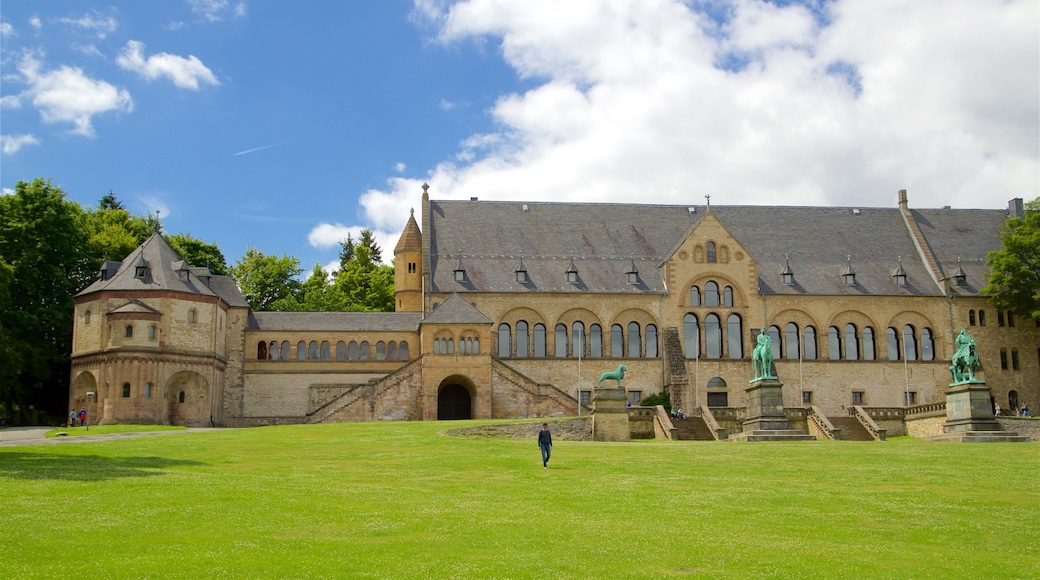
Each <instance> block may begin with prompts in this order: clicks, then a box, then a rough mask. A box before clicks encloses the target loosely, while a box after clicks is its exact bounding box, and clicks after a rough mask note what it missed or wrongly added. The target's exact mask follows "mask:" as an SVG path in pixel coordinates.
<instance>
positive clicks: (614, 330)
mask: <svg viewBox="0 0 1040 580" xmlns="http://www.w3.org/2000/svg"><path fill="white" fill-rule="evenodd" d="M610 356H612V357H614V358H621V357H623V356H625V334H624V331H622V330H621V325H620V324H615V325H613V326H611V327H610Z"/></svg>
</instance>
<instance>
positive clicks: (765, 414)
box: [743, 379, 791, 432]
mask: <svg viewBox="0 0 1040 580" xmlns="http://www.w3.org/2000/svg"><path fill="white" fill-rule="evenodd" d="M783 386H784V385H783V383H781V382H780V381H778V380H776V379H759V380H757V381H754V382H752V383H751V386H749V387H748V388H747V391H746V392H747V416H746V418H745V419H744V423H743V426H744V427H743V429H744V431H745V432H749V431H784V430H788V429H790V428H791V424H790V422H789V421H788V420H787V415H786V414H785V413H784V396H783V392H782V389H783Z"/></svg>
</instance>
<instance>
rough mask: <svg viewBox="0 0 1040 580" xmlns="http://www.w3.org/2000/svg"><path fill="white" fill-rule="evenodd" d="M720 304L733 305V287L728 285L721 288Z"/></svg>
mask: <svg viewBox="0 0 1040 580" xmlns="http://www.w3.org/2000/svg"><path fill="white" fill-rule="evenodd" d="M722 305H723V306H733V288H732V287H730V286H726V287H725V288H723V289H722Z"/></svg>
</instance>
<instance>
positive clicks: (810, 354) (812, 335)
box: [802, 326, 816, 360]
mask: <svg viewBox="0 0 1040 580" xmlns="http://www.w3.org/2000/svg"><path fill="white" fill-rule="evenodd" d="M802 336H804V338H805V339H804V344H803V346H804V347H805V358H806V360H816V329H815V328H813V327H812V326H806V327H805V332H803V333H802Z"/></svg>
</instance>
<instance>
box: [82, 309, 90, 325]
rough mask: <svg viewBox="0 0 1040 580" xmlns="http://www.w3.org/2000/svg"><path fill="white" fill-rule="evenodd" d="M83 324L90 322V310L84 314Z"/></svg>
mask: <svg viewBox="0 0 1040 580" xmlns="http://www.w3.org/2000/svg"><path fill="white" fill-rule="evenodd" d="M83 324H90V311H89V310H88V311H86V313H84V314H83Z"/></svg>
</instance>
